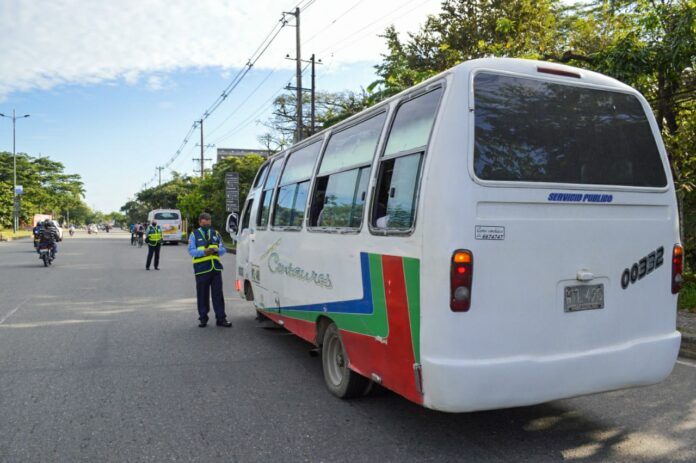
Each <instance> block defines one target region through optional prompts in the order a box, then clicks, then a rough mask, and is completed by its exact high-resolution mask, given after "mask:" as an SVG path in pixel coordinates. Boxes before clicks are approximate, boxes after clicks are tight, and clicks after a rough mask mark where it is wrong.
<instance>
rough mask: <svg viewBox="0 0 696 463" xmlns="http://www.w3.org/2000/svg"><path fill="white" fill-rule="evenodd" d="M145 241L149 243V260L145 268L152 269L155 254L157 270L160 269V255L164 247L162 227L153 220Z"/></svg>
mask: <svg viewBox="0 0 696 463" xmlns="http://www.w3.org/2000/svg"><path fill="white" fill-rule="evenodd" d="M145 242H146V243H147V261H146V262H145V270H150V264H151V263H152V256H153V255H154V256H155V270H159V256H160V249H161V248H162V228H161V227H160V226H159V225H157V221H155V220H153V221H152V223H151V224H150V225H149V226H148V227H147V231H146V232H145Z"/></svg>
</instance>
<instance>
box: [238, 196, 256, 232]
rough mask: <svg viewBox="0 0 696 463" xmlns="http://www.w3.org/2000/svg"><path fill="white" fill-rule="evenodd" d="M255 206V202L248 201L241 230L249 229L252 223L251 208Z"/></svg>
mask: <svg viewBox="0 0 696 463" xmlns="http://www.w3.org/2000/svg"><path fill="white" fill-rule="evenodd" d="M253 206H254V200H253V199H250V200H249V201H247V203H246V206H245V207H244V215H242V228H241V230H246V229H247V228H249V222H250V221H251V208H252V207H253Z"/></svg>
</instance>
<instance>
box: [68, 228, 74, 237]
mask: <svg viewBox="0 0 696 463" xmlns="http://www.w3.org/2000/svg"><path fill="white" fill-rule="evenodd" d="M68 233H70V236H73V235H74V234H75V229H73V228H71V229H70V230H68Z"/></svg>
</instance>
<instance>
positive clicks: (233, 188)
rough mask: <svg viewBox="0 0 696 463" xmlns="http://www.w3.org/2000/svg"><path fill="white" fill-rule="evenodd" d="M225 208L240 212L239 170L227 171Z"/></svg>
mask: <svg viewBox="0 0 696 463" xmlns="http://www.w3.org/2000/svg"><path fill="white" fill-rule="evenodd" d="M225 208H226V209H227V212H239V172H226V173H225Z"/></svg>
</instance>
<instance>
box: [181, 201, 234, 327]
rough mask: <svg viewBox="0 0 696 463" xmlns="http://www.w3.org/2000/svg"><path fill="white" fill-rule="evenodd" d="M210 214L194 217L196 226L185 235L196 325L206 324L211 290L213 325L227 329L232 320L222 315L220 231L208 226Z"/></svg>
mask: <svg viewBox="0 0 696 463" xmlns="http://www.w3.org/2000/svg"><path fill="white" fill-rule="evenodd" d="M210 221H211V218H210V214H207V213H205V212H204V213H202V214H201V215H200V216H198V224H199V225H200V227H199V228H197V229H196V230H194V231H193V233H191V236H189V247H188V250H189V254H190V255H191V257H193V273H195V275H196V299H197V301H198V320H199V322H200V323H199V324H198V326H199V327H201V328H205V326H206V325H207V324H208V312H210V299H211V292H212V299H213V310H214V311H215V320H216V323H215V324H216V325H217V326H224V327H226V328H229V327H231V326H232V323H230V322H228V321H227V316H226V315H225V297H224V296H223V294H222V263H221V262H220V256H222V255H223V254H225V247H224V246H223V244H222V238H221V237H220V234H219V233H218V232H216V231H215V230H213V229H212V228H211V227H210Z"/></svg>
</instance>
